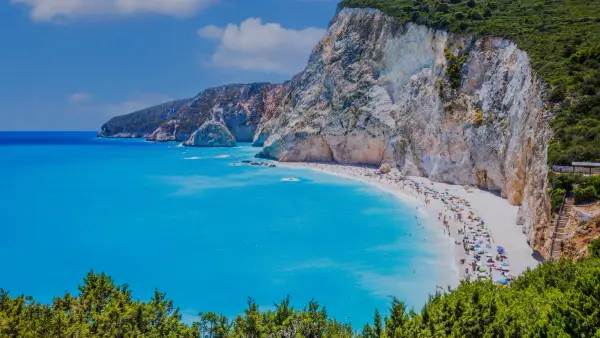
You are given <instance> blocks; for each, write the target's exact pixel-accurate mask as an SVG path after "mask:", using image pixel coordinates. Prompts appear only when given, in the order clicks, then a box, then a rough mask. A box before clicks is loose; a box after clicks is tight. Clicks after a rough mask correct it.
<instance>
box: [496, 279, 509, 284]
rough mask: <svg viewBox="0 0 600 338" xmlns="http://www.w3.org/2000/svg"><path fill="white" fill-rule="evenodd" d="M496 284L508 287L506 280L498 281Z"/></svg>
mask: <svg viewBox="0 0 600 338" xmlns="http://www.w3.org/2000/svg"><path fill="white" fill-rule="evenodd" d="M496 282H497V283H499V284H502V285H508V281H507V280H506V279H501V280H498V281H496Z"/></svg>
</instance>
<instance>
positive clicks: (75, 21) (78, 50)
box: [0, 0, 337, 130]
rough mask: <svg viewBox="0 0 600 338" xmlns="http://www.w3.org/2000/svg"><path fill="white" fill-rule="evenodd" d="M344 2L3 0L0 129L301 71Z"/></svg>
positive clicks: (99, 116)
mask: <svg viewBox="0 0 600 338" xmlns="http://www.w3.org/2000/svg"><path fill="white" fill-rule="evenodd" d="M336 4H337V1H336V0H0V43H2V48H0V60H2V62H1V63H0V88H1V90H0V130H96V129H98V128H99V127H100V125H101V124H102V123H103V122H104V121H106V120H108V119H109V118H110V117H111V116H115V115H120V114H125V113H128V112H131V111H133V110H137V109H140V108H144V107H146V106H150V105H153V104H158V103H161V102H165V101H167V100H171V99H177V98H185V97H191V96H194V95H196V94H197V93H198V92H200V91H201V90H202V89H204V88H208V87H212V86H216V85H221V84H226V83H234V82H242V83H245V82H253V81H268V82H280V81H284V80H287V79H289V78H290V77H291V75H292V74H295V73H297V72H298V71H300V70H301V69H302V68H303V66H304V64H305V62H306V60H307V58H308V55H309V54H310V51H311V50H312V48H313V47H314V45H315V44H316V42H317V41H318V40H319V39H320V37H321V36H322V35H323V34H324V30H325V29H326V27H327V24H328V22H329V20H331V18H332V17H333V15H334V13H335V7H336Z"/></svg>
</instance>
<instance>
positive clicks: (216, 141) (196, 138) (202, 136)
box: [183, 121, 236, 147]
mask: <svg viewBox="0 0 600 338" xmlns="http://www.w3.org/2000/svg"><path fill="white" fill-rule="evenodd" d="M183 145H185V146H189V147H235V146H236V143H235V137H233V135H232V134H231V133H230V132H229V130H228V129H227V127H225V126H224V125H223V124H221V123H219V122H215V121H207V122H204V124H203V125H202V126H201V127H200V128H199V129H198V130H196V131H195V132H194V133H193V134H192V136H190V138H189V139H188V140H187V141H185V142H184V143H183Z"/></svg>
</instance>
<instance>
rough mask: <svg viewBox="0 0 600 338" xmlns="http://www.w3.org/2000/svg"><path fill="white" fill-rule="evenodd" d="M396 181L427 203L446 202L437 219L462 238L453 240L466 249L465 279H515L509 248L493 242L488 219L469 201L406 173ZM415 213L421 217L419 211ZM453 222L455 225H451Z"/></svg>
mask: <svg viewBox="0 0 600 338" xmlns="http://www.w3.org/2000/svg"><path fill="white" fill-rule="evenodd" d="M395 181H396V183H397V184H399V185H401V186H402V188H403V189H406V188H409V189H412V190H413V191H414V192H416V193H417V194H418V195H421V196H422V197H423V200H424V203H425V204H426V205H428V204H430V203H431V199H434V200H438V201H440V202H442V203H443V204H444V211H443V212H439V213H438V222H439V223H440V225H441V228H442V229H443V232H444V234H448V237H452V231H456V233H455V235H456V236H454V238H460V240H455V241H454V244H455V245H457V246H460V250H461V252H463V253H464V255H462V257H461V258H460V260H459V263H460V265H461V267H464V270H463V271H464V274H463V273H461V275H462V276H463V277H464V278H465V279H466V280H476V279H490V280H492V281H494V282H496V283H498V284H501V285H508V284H509V283H510V280H512V279H514V276H512V275H511V274H510V265H509V262H508V253H507V252H506V249H505V248H504V247H502V246H497V245H496V244H495V243H494V239H493V236H492V233H491V231H490V230H489V229H488V228H487V227H486V224H485V221H484V220H483V219H482V218H481V217H480V216H477V215H476V214H475V211H474V210H473V209H472V208H471V204H470V203H469V201H467V200H466V199H465V198H461V197H458V196H454V195H452V194H450V193H449V192H448V191H443V192H441V191H437V190H435V189H432V188H429V187H427V186H425V185H423V184H419V183H417V182H414V181H412V180H411V179H409V178H406V177H399V178H396V179H395ZM467 189H468V188H467ZM417 208H418V206H417ZM415 217H417V218H418V215H415ZM452 223H453V224H454V225H456V226H455V227H451V226H450V225H451V224H452Z"/></svg>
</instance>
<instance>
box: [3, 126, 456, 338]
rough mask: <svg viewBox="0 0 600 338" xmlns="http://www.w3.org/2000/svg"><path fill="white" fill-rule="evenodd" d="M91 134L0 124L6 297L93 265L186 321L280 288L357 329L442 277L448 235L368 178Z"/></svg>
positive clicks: (72, 281) (54, 286) (65, 285)
mask: <svg viewBox="0 0 600 338" xmlns="http://www.w3.org/2000/svg"><path fill="white" fill-rule="evenodd" d="M94 136H95V134H94V133H89V132H77V133H72V132H70V133H65V132H60V133H0V158H2V160H3V165H2V166H0V191H1V192H2V195H1V196H0V230H1V231H2V236H1V238H0V255H1V256H2V257H3V262H2V267H1V269H0V288H4V289H5V290H9V291H10V292H11V294H12V295H17V294H21V293H25V294H27V295H32V296H34V297H35V298H36V299H37V300H38V301H41V302H50V301H51V300H52V297H53V296H58V295H62V293H64V292H65V291H70V292H76V290H77V284H78V283H81V280H82V278H83V277H84V276H85V274H86V273H87V272H88V271H89V270H91V269H93V270H94V271H96V272H100V271H104V272H106V273H107V274H109V275H110V276H112V277H113V278H114V279H115V280H116V282H117V283H119V284H121V283H129V284H130V286H131V289H132V290H133V295H134V297H135V298H139V299H144V300H147V299H149V298H150V297H151V296H152V292H153V290H154V288H158V289H160V290H161V291H164V292H167V296H168V298H170V299H172V300H174V301H175V304H176V305H177V306H179V307H180V309H181V310H182V313H183V314H184V320H186V321H187V322H191V321H192V320H193V319H194V316H195V315H196V313H197V312H200V311H214V312H217V313H222V314H224V315H227V316H232V315H235V314H237V313H240V312H241V311H242V310H243V309H244V307H245V303H246V298H247V297H248V296H251V297H253V298H254V299H255V300H256V302H257V303H258V304H259V305H260V306H261V307H262V308H273V303H275V302H279V301H280V300H282V299H283V298H285V296H286V295H288V294H289V295H291V299H292V303H293V304H295V305H296V306H303V305H304V304H306V303H307V302H308V301H309V300H310V299H311V298H315V299H317V300H318V301H319V302H320V303H321V304H324V305H326V306H327V309H328V313H329V314H330V315H331V316H333V317H335V318H337V319H338V320H340V321H342V322H346V321H347V320H349V321H351V322H352V324H353V325H354V326H355V327H357V328H358V327H361V326H362V324H363V323H364V322H366V321H368V320H370V319H371V317H372V314H373V311H374V310H375V308H379V309H380V310H381V311H384V312H387V308H388V306H389V304H390V298H389V297H390V296H396V297H398V298H399V299H401V300H404V301H405V302H406V303H407V304H408V305H409V306H411V307H415V308H416V309H417V310H419V309H420V308H421V306H422V305H423V304H424V303H425V301H426V300H427V298H428V295H429V294H430V293H432V292H434V291H435V286H436V285H440V284H444V283H445V281H444V277H445V276H443V273H441V272H440V271H441V270H442V269H441V267H443V266H444V265H447V264H448V262H450V261H451V260H449V259H448V258H447V257H448V256H451V254H450V253H447V252H446V253H444V252H443V251H444V250H447V249H448V246H447V245H446V244H447V238H443V236H440V235H439V231H436V230H439V229H436V230H433V229H430V227H427V226H426V227H425V229H423V228H422V227H420V226H418V225H417V223H416V220H415V214H416V210H414V209H413V207H411V206H409V205H406V204H403V203H402V202H400V201H399V200H398V199H396V198H393V197H392V196H391V195H389V194H387V193H383V192H381V191H379V190H377V189H376V188H374V187H372V186H370V185H366V184H362V183H359V182H356V181H353V180H348V179H343V178H339V177H334V176H331V175H327V174H321V173H318V172H315V171H310V170H297V169H289V168H282V167H276V168H268V167H254V166H250V165H247V164H241V161H242V160H247V159H253V156H254V154H255V153H257V152H258V148H252V147H250V146H248V145H244V146H241V147H237V148H229V149H223V148H183V147H179V146H178V145H177V144H176V143H150V142H145V141H142V140H111V139H95V137H94ZM291 178H296V179H291ZM419 217H421V216H419ZM420 223H421V224H423V223H424V221H423V220H421V221H420Z"/></svg>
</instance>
